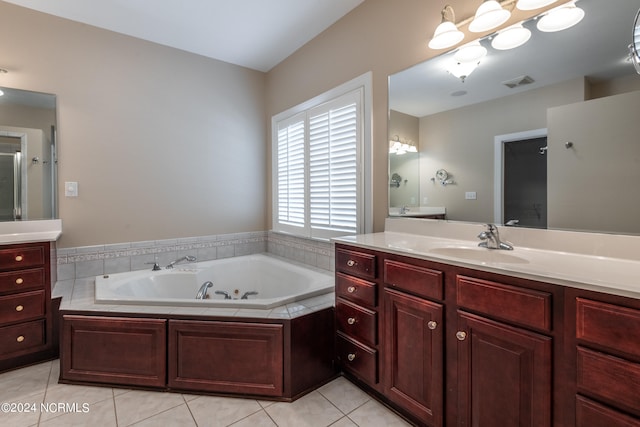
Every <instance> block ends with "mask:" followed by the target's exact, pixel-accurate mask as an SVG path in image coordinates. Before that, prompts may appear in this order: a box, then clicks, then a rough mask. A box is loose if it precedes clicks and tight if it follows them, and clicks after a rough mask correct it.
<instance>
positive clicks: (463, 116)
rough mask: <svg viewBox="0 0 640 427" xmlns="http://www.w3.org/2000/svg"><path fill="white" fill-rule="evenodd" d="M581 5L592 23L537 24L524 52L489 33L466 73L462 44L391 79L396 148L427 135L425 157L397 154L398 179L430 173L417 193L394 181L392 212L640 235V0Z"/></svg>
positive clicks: (392, 163)
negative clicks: (551, 28)
mask: <svg viewBox="0 0 640 427" xmlns="http://www.w3.org/2000/svg"><path fill="white" fill-rule="evenodd" d="M576 5H577V6H579V7H580V8H582V9H583V10H584V11H585V16H584V18H583V20H582V21H581V22H580V23H578V24H577V25H575V26H574V27H572V28H569V29H566V30H563V31H559V32H548V33H547V32H541V31H539V30H537V28H536V20H535V19H532V20H529V21H526V22H524V23H523V26H524V27H525V28H529V29H530V30H531V38H530V39H529V41H527V42H526V43H525V44H524V45H522V46H519V47H517V48H515V49H511V50H497V49H494V48H493V47H492V46H491V42H492V39H493V37H492V36H489V37H486V38H484V39H482V40H479V42H480V45H481V46H483V47H485V48H486V50H487V54H486V56H485V57H483V58H482V59H481V60H480V61H479V64H477V67H476V68H475V69H474V70H473V71H472V72H467V73H466V75H464V76H461V77H456V76H455V75H454V74H453V71H447V68H450V67H451V64H452V62H455V61H454V60H453V56H454V55H455V53H456V50H454V51H451V52H447V53H445V54H442V55H440V56H438V57H436V58H433V59H431V60H429V61H426V62H424V63H421V64H418V65H416V66H414V67H412V68H409V69H407V70H405V71H402V72H400V73H397V74H394V75H392V76H390V78H389V109H390V113H389V139H390V146H391V139H392V138H394V137H395V136H396V135H397V136H398V138H399V139H401V140H403V139H413V140H414V141H417V146H418V153H417V154H416V156H417V157H418V161H413V162H400V161H399V160H397V159H396V157H403V156H404V155H401V156H398V155H397V154H394V153H390V154H389V177H391V176H392V175H393V174H394V173H398V174H399V175H401V176H402V177H403V178H404V177H409V176H412V175H413V176H418V177H419V178H418V181H419V182H418V185H417V186H415V187H414V188H412V189H411V191H409V190H410V188H409V186H408V185H407V186H405V187H402V186H401V187H400V188H393V187H391V186H390V188H389V207H390V211H389V212H390V215H398V214H399V210H400V209H401V208H408V211H409V212H411V211H414V212H415V211H422V210H425V209H426V208H429V207H431V208H439V209H444V210H446V219H448V220H455V221H471V222H495V223H498V224H507V225H512V226H524V227H537V228H554V229H570V230H580V231H600V232H612V233H623V234H637V233H640V222H638V221H637V218H639V217H640V190H639V189H638V188H639V186H640V167H639V166H640V165H639V162H640V144H639V143H638V138H637V134H638V129H639V127H638V123H637V121H638V113H637V112H638V111H640V76H639V75H638V74H636V72H635V69H634V66H633V63H632V61H631V60H630V55H629V49H628V46H629V44H630V42H631V40H632V37H633V31H632V30H633V25H634V22H633V18H634V17H635V16H636V13H637V12H638V6H639V5H638V4H637V2H636V1H632V0H625V1H619V2H615V4H613V3H610V2H602V1H598V0H580V1H578V2H577V3H576ZM416 134H417V137H415V135H416ZM405 155H406V154H405ZM409 164H411V165H412V166H411V167H412V168H413V169H412V170H411V171H410V170H409V166H408V165H409ZM401 165H402V168H403V169H402V172H399V170H400V167H401ZM440 170H445V171H447V172H448V175H449V177H450V180H451V182H452V183H451V184H448V185H443V184H442V182H441V181H440V180H438V179H437V178H436V174H437V172H438V171H440ZM407 184H408V183H407ZM398 190H406V191H404V192H401V191H398ZM405 210H406V209H405Z"/></svg>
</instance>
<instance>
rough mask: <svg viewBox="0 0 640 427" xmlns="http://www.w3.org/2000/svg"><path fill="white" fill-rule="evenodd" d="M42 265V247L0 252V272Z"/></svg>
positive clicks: (14, 248)
mask: <svg viewBox="0 0 640 427" xmlns="http://www.w3.org/2000/svg"><path fill="white" fill-rule="evenodd" d="M38 265H44V248H43V247H42V246H27V247H12V248H10V249H2V250H0V270H12V269H16V268H26V267H34V266H38Z"/></svg>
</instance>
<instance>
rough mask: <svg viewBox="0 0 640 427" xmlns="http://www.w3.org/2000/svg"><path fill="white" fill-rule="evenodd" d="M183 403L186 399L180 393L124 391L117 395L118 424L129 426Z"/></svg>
mask: <svg viewBox="0 0 640 427" xmlns="http://www.w3.org/2000/svg"><path fill="white" fill-rule="evenodd" d="M183 403H184V399H183V398H182V395H181V394H178V393H165V392H161V391H140V390H132V391H129V392H127V393H122V394H120V395H118V396H115V405H116V414H117V417H118V426H128V425H130V424H133V423H135V422H138V421H142V420H144V419H146V418H149V417H150V416H152V415H156V414H159V413H160V412H164V411H166V410H168V409H171V408H175V407H176V406H180V405H182V404H183Z"/></svg>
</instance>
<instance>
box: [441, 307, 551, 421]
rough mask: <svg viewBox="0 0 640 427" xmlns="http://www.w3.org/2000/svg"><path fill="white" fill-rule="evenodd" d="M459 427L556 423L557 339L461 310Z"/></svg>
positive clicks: (459, 328)
mask: <svg viewBox="0 0 640 427" xmlns="http://www.w3.org/2000/svg"><path fill="white" fill-rule="evenodd" d="M451 338H452V339H457V340H458V367H457V369H458V372H457V378H458V417H459V419H458V425H465V426H510V427H511V426H523V427H524V426H537V427H542V426H550V425H551V406H552V401H553V395H552V390H551V352H552V340H551V338H549V337H546V336H543V335H540V334H536V333H533V332H529V331H526V330H524V329H520V328H515V327H512V326H509V325H506V324H503V323H499V322H495V321H492V320H489V319H485V318H483V317H480V316H475V315H472V314H468V313H465V312H462V311H458V331H457V333H456V336H455V337H451Z"/></svg>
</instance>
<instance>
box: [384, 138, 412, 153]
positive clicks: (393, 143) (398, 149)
mask: <svg viewBox="0 0 640 427" xmlns="http://www.w3.org/2000/svg"><path fill="white" fill-rule="evenodd" d="M417 152H418V147H416V145H415V144H414V143H413V141H405V142H402V141H400V137H399V136H398V135H394V136H393V138H392V139H391V140H390V141H389V154H396V155H398V156H401V155H403V154H406V153H417Z"/></svg>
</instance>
